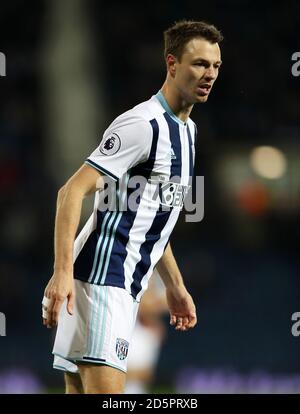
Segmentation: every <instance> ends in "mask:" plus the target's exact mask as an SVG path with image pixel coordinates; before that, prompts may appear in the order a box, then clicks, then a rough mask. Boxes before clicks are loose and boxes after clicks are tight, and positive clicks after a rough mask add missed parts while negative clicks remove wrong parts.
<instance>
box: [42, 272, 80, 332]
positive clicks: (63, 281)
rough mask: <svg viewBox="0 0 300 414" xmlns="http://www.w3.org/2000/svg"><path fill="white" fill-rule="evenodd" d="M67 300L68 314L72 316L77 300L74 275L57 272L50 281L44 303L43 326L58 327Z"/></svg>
mask: <svg viewBox="0 0 300 414" xmlns="http://www.w3.org/2000/svg"><path fill="white" fill-rule="evenodd" d="M66 298H67V310H68V313H69V314H70V315H72V314H73V307H74V299H75V284H74V278H73V274H72V273H71V274H69V273H64V272H59V273H57V272H56V273H54V274H53V276H52V277H51V279H50V280H49V283H48V285H47V287H46V289H45V292H44V298H43V302H42V306H43V325H45V326H47V328H52V327H54V326H56V325H57V322H58V316H59V312H60V309H61V306H62V304H63V303H64V301H65V299H66Z"/></svg>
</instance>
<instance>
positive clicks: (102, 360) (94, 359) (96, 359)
mask: <svg viewBox="0 0 300 414" xmlns="http://www.w3.org/2000/svg"><path fill="white" fill-rule="evenodd" d="M82 359H86V360H91V361H99V362H106V359H102V358H92V357H85V356H84V357H82Z"/></svg>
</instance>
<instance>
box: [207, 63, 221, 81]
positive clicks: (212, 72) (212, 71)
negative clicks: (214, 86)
mask: <svg viewBox="0 0 300 414" xmlns="http://www.w3.org/2000/svg"><path fill="white" fill-rule="evenodd" d="M217 76H218V74H217V69H216V68H214V67H213V66H210V67H209V68H207V69H206V71H205V74H204V78H205V79H206V80H207V81H212V80H214V79H216V78H217Z"/></svg>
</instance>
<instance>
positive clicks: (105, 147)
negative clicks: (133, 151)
mask: <svg viewBox="0 0 300 414" xmlns="http://www.w3.org/2000/svg"><path fill="white" fill-rule="evenodd" d="M120 147H121V140H120V137H119V136H118V135H117V134H116V133H113V134H112V135H109V136H108V137H107V138H105V139H104V140H103V141H102V142H101V145H100V148H99V149H100V152H101V153H102V154H103V155H113V154H116V153H117V152H118V151H119V149H120Z"/></svg>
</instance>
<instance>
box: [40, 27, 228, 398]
mask: <svg viewBox="0 0 300 414" xmlns="http://www.w3.org/2000/svg"><path fill="white" fill-rule="evenodd" d="M164 39H165V60H166V65H167V76H166V80H165V82H164V84H163V86H162V88H161V90H160V91H159V92H158V93H157V94H156V95H154V96H152V97H151V98H150V99H149V100H147V101H145V102H143V103H141V104H139V105H137V106H135V107H134V108H132V109H130V110H129V111H127V112H125V113H123V114H122V115H120V116H119V117H117V118H116V119H115V120H114V121H113V122H112V124H111V125H110V126H109V127H108V129H107V130H106V131H105V132H104V136H103V139H102V141H101V143H100V146H99V147H98V148H97V149H95V151H94V152H93V153H92V154H91V155H90V157H89V158H88V159H87V160H86V161H85V163H84V165H83V166H82V167H81V168H80V169H79V170H78V171H77V172H76V173H75V174H74V175H73V176H72V177H71V178H70V179H69V180H68V181H67V183H66V184H65V185H64V186H63V187H62V188H61V189H60V190H59V192H58V197H57V213H56V220H55V262H54V273H53V275H52V277H51V279H50V281H49V283H48V285H47V287H46V289H45V292H44V298H43V302H42V304H43V323H44V325H46V326H47V327H49V328H51V327H54V326H56V325H57V324H58V329H57V333H56V339H55V344H54V349H53V354H54V356H55V358H54V367H55V368H58V369H62V370H64V371H65V381H66V392H67V393H79V392H84V393H105V394H106V393H122V392H123V390H124V384H125V378H126V374H125V373H126V362H127V353H128V348H129V347H130V341H131V335H132V331H133V327H134V323H135V319H136V314H137V310H138V304H139V301H140V299H141V296H142V294H143V293H144V291H145V290H146V289H147V285H148V281H149V278H150V276H151V275H152V273H153V271H154V269H157V271H158V272H159V274H160V276H161V278H162V280H163V283H164V284H165V287H166V296H167V303H168V307H169V312H170V323H171V325H173V326H174V327H175V329H176V330H178V331H187V330H189V329H191V328H193V327H194V326H195V325H196V322H197V316H196V309H195V305H194V302H193V299H192V297H191V295H190V294H189V292H188V291H187V289H186V287H185V285H184V281H183V278H182V276H181V273H180V271H179V269H178V266H177V264H176V261H175V258H174V256H173V253H172V249H171V246H170V242H169V239H170V235H171V233H172V230H173V228H174V226H175V224H176V221H177V219H178V216H179V213H180V210H181V208H182V203H183V199H184V195H185V194H186V192H187V189H188V188H189V186H190V183H191V177H192V175H193V166H194V156H195V149H194V145H195V137H196V126H195V124H194V122H193V121H192V120H191V119H190V117H189V116H190V113H191V111H192V108H193V105H194V104H196V103H205V102H206V101H207V99H208V96H209V94H210V91H211V89H212V86H213V84H214V82H215V80H216V79H217V77H218V72H219V67H220V65H221V53H220V48H219V43H220V42H221V41H222V35H221V33H220V32H219V30H217V29H216V27H214V26H213V25H209V24H207V23H204V22H196V21H181V22H178V23H176V24H175V25H174V26H173V27H171V28H169V29H168V30H166V32H165V33H164ZM135 179H136V180H137V181H138V185H136V187H135V186H134V185H133V184H132V183H133V181H134V180H135ZM124 183H125V184H124ZM107 188H109V189H112V190H109V189H108V192H107ZM136 192H137V193H136ZM93 193H95V204H94V211H93V213H92V215H91V217H90V218H89V220H88V221H87V223H86V224H85V226H84V228H83V229H82V231H81V232H80V234H79V235H78V237H77V238H76V241H75V243H74V240H75V236H76V231H77V228H78V224H79V220H80V213H81V206H82V202H83V199H84V198H85V197H86V196H88V195H90V194H93ZM112 193H113V194H114V195H115V199H116V202H115V203H114V206H115V208H113V209H111V208H108V207H107V208H106V209H105V208H104V209H103V208H102V207H101V206H103V202H104V201H105V200H104V199H105V198H109V197H108V195H111V194H112ZM137 194H138V195H137ZM104 195H105V197H104ZM130 198H131V199H132V200H134V203H131V204H132V206H131V205H130V206H129V204H130V203H129V199H130ZM127 201H128V208H123V206H124V203H125V205H127V204H126V203H127ZM77 372H79V375H78V374H77Z"/></svg>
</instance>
